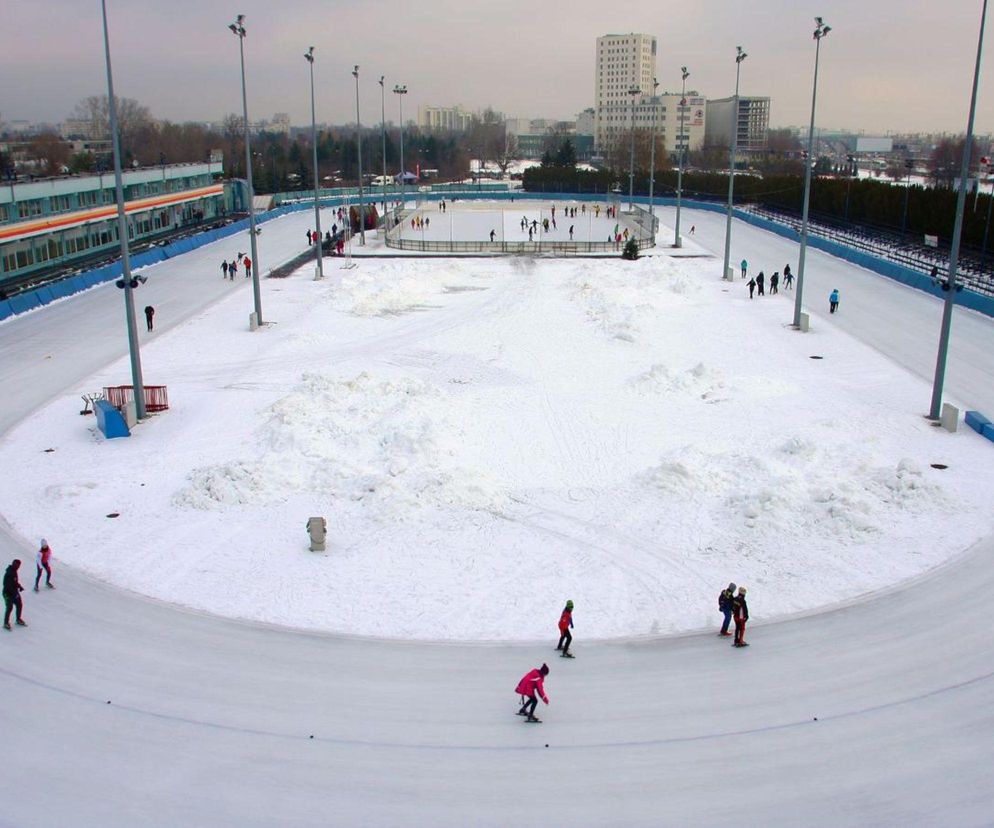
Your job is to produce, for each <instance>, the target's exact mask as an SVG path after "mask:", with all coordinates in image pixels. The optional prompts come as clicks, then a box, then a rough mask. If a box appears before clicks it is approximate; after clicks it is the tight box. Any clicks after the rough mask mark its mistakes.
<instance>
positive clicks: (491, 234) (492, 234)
mask: <svg viewBox="0 0 994 828" xmlns="http://www.w3.org/2000/svg"><path fill="white" fill-rule="evenodd" d="M495 238H497V231H496V230H491V231H490V243H491V244H493V242H494V239H495Z"/></svg>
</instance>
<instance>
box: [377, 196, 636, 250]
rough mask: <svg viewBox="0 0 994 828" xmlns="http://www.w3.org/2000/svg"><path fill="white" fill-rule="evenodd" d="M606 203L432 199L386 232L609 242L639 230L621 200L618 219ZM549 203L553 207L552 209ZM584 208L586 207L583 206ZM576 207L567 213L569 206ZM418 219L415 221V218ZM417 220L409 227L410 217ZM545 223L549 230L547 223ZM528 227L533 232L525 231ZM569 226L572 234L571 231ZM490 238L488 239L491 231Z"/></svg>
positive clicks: (435, 237)
mask: <svg viewBox="0 0 994 828" xmlns="http://www.w3.org/2000/svg"><path fill="white" fill-rule="evenodd" d="M613 204H615V203H614V202H610V201H593V202H579V201H571V200H563V201H555V202H546V203H542V202H536V201H533V200H521V201H518V202H508V201H500V202H494V201H489V202H488V201H483V202H477V201H466V200H458V201H448V202H446V209H445V210H444V211H443V210H442V209H441V207H440V206H439V205H438V204H436V203H435V202H427V203H425V204H422V205H419V206H417V207H415V208H414V209H413V210H410V209H409V210H408V211H407V213H406V214H405V217H404V221H402V222H401V223H400V225H398V226H397V227H396V228H394V229H392V230H391V231H390V235H391V237H395V236H399V237H401V238H404V239H411V238H413V239H420V240H422V241H426V242H490V241H494V242H505V241H506V242H528V241H534V242H542V241H549V242H569V241H576V242H610V241H611V240H612V239H613V238H614V237H615V236H616V235H617V234H618V233H621V234H622V235H623V234H624V233H625V231H626V230H628V232H629V235H631V234H635V233H637V232H638V231H637V230H636V227H635V225H634V224H632V223H631V222H630V221H629V220H628V218H627V216H626V215H625V214H624V212H623V211H624V209H625V206H624V205H623V204H622V205H621V206H620V209H619V211H618V218H609V217H608V215H607V213H608V209H609V208H610V207H611V206H612V205H613ZM553 206H554V207H555V211H553ZM584 207H586V210H584ZM574 209H575V210H576V215H575V216H569V217H567V215H566V211H567V210H570V211H572V210H574ZM418 219H421V224H420V225H418V223H417V220H418ZM412 220H414V222H415V224H414V226H412V224H411V221H412ZM546 221H548V229H546V227H545V222H546ZM529 228H531V229H532V233H531V234H530V235H529V232H528V230H529ZM571 230H572V234H571V233H570V231H571ZM491 231H493V233H494V237H493V239H491V237H490V233H491Z"/></svg>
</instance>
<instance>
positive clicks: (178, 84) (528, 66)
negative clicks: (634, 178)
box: [0, 0, 994, 133]
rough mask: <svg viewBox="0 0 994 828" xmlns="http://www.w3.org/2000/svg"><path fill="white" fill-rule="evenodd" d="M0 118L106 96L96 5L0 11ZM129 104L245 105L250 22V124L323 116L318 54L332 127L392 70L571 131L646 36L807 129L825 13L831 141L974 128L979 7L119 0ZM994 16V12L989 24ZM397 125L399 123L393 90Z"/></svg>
mask: <svg viewBox="0 0 994 828" xmlns="http://www.w3.org/2000/svg"><path fill="white" fill-rule="evenodd" d="M0 5H2V7H3V12H2V18H3V20H2V24H0V78H2V82H0V118H2V119H3V120H5V121H11V120H18V119H25V120H29V121H51V122H57V121H60V120H62V119H63V118H64V117H66V116H67V115H68V114H69V113H70V112H71V110H72V109H73V107H74V105H75V103H76V102H77V101H78V100H80V99H81V98H83V97H85V96H87V95H92V94H104V93H105V92H106V82H105V76H104V62H103V42H102V36H101V28H100V2H99V0H0ZM107 5H108V14H109V18H110V35H111V49H112V59H113V62H114V83H115V89H116V91H117V94H118V95H119V96H122V97H129V98H136V99H137V100H139V101H140V102H142V103H143V104H145V105H146V106H148V107H149V108H150V109H151V111H152V114H153V115H154V116H156V117H159V118H166V119H169V120H173V121H183V120H220V119H221V118H222V117H223V116H224V115H225V114H226V113H229V112H236V111H238V112H240V105H241V102H240V87H239V70H238V41H237V39H236V38H235V36H234V35H233V34H231V32H229V31H228V29H227V25H228V23H230V22H232V21H233V20H234V17H235V15H236V14H237V13H239V12H242V13H244V14H245V15H246V22H245V25H246V28H247V29H248V37H247V38H246V41H245V46H246V55H245V60H246V73H247V78H248V95H249V117H250V118H251V119H252V120H255V119H258V118H268V117H271V116H272V114H273V113H274V112H288V113H289V114H290V118H291V121H292V122H293V123H294V124H305V123H310V98H309V86H308V72H307V63H306V61H305V60H304V58H303V52H304V51H305V50H306V48H307V47H308V46H311V45H313V46H314V47H315V56H316V59H317V62H316V64H315V78H316V83H317V109H318V121H319V122H328V123H341V122H344V121H348V120H351V119H354V117H355V86H354V82H353V79H352V76H351V71H352V66H353V64H355V63H358V64H359V67H360V69H359V71H360V95H361V100H362V120H363V122H364V123H367V124H376V123H379V121H380V89H379V86H378V84H377V81H378V80H379V77H380V75H385V76H386V83H387V89H388V90H389V89H391V88H392V87H393V86H394V84H398V83H400V84H406V85H407V87H408V89H409V90H410V91H409V94H408V95H407V97H406V99H405V101H404V116H405V120H407V119H410V118H412V117H416V113H417V106H418V105H419V104H433V105H441V106H450V105H454V104H463V105H464V106H466V107H468V108H470V109H477V108H481V107H485V106H492V107H494V108H495V109H498V110H500V111H503V112H505V113H506V114H507V115H509V116H515V117H533V118H537V117H549V118H561V119H572V118H573V117H575V115H576V113H577V112H578V111H580V110H582V109H584V108H585V107H588V106H592V105H593V94H594V93H593V86H594V41H595V38H597V37H598V36H600V35H603V34H609V33H623V32H628V31H636V32H646V33H648V34H652V35H655V36H656V37H657V38H658V41H659V56H658V59H657V66H656V69H657V72H658V75H659V81H660V84H661V86H660V88H661V90H667V89H669V90H679V83H680V66H682V65H684V64H685V65H686V66H687V67H688V69H689V71H690V73H691V78H690V81H689V84H690V85H691V86H692V87H693V88H696V89H697V90H699V91H700V92H701V93H702V94H704V95H706V96H707V97H725V96H728V95H731V94H732V92H733V90H734V85H735V61H734V56H735V47H736V45H738V44H741V45H742V46H743V47H744V48H745V50H746V51H747V52H748V54H749V57H748V59H747V60H746V61H745V63H743V65H742V90H741V91H742V94H744V95H768V96H770V97H771V98H772V103H771V125H772V126H788V125H803V124H807V122H808V119H809V117H810V106H811V79H812V70H813V62H814V41H813V40H812V39H811V33H812V31H813V29H814V23H813V17H814V15H816V14H821V15H823V16H824V17H825V20H826V22H827V23H828V24H829V25H831V26H832V28H833V31H832V32H831V34H829V35H828V37H827V38H826V39H825V40H824V41H823V42H822V52H821V63H820V77H819V97H818V117H817V124H818V126H819V127H821V128H833V127H839V128H851V129H862V130H866V131H867V132H871V133H882V132H884V131H946V132H958V133H961V132H964V131H965V129H966V117H967V110H968V107H969V98H970V84H971V82H972V77H973V66H974V60H975V58H976V47H977V36H978V33H979V23H980V8H981V0H820V1H819V2H808V0H749V2H746V0H697V1H696V2H691V1H689V0H680V2H674V0H651V2H650V1H649V0H646V2H625V3H616V2H609V0H559V1H558V2H547V0H527V2H525V0H487V2H482V3H481V2H475V1H474V0H463V1H462V2H457V0H282V2H277V0H232V2H231V3H230V4H229V3H220V2H217V0H107ZM988 17H989V18H990V17H994V15H989V16H988ZM991 29H994V20H991V19H988V37H987V38H986V40H987V45H988V48H987V50H986V55H985V58H984V62H983V66H982V71H981V81H980V96H979V99H978V107H977V124H976V128H977V131H978V132H992V131H994V75H992V70H994V54H992V53H994V45H992V44H991V36H990V30H991ZM386 105H387V120H393V121H396V120H398V115H397V99H396V96H393V95H389V96H388V99H387V102H386Z"/></svg>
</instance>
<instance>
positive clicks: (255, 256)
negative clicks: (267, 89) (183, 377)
mask: <svg viewBox="0 0 994 828" xmlns="http://www.w3.org/2000/svg"><path fill="white" fill-rule="evenodd" d="M228 28H229V29H231V31H232V33H233V34H234V35H235V36H236V37H237V38H238V56H239V58H240V60H241V69H242V126H243V127H244V134H245V184H246V188H247V190H248V214H249V243H250V245H251V249H252V295H253V297H254V299H255V323H256V325H258V326H259V327H261V326H262V291H261V289H260V287H259V271H260V270H262V266H261V265H260V263H259V249H258V246H257V245H256V242H255V239H256V236H258V235H259V233H258V231H257V230H256V229H255V188H254V187H253V186H252V148H251V146H250V145H249V118H248V95H247V94H246V92H245V34H246V32H245V15H244V14H240V15H238V17H237V18H236V19H235V22H234V23H230V24H229V25H228Z"/></svg>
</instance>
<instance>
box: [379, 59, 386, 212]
mask: <svg viewBox="0 0 994 828" xmlns="http://www.w3.org/2000/svg"><path fill="white" fill-rule="evenodd" d="M385 80H386V76H385V75H380V138H381V140H382V141H383V224H384V226H386V221H387V104H386V86H384V85H383V82H384V81H385Z"/></svg>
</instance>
